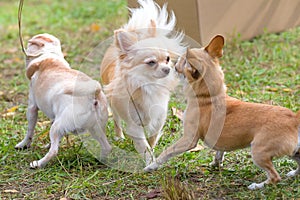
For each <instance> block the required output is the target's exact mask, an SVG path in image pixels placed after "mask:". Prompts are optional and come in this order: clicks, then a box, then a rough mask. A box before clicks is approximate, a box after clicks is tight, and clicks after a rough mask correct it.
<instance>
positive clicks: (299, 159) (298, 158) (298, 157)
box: [287, 127, 300, 177]
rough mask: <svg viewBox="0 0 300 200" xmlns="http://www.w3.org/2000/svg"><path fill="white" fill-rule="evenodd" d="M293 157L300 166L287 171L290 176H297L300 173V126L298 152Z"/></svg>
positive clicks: (299, 130)
mask: <svg viewBox="0 0 300 200" xmlns="http://www.w3.org/2000/svg"><path fill="white" fill-rule="evenodd" d="M292 159H293V160H295V161H296V162H297V164H298V166H297V169H296V170H292V171H290V172H289V173H287V176H288V177H291V176H296V175H297V174H299V173H300V127H299V129H298V147H297V150H296V153H295V154H294V155H293V156H292Z"/></svg>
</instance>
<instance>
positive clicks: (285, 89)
mask: <svg viewBox="0 0 300 200" xmlns="http://www.w3.org/2000/svg"><path fill="white" fill-rule="evenodd" d="M283 91H284V92H292V91H293V90H292V89H290V88H284V89H283Z"/></svg>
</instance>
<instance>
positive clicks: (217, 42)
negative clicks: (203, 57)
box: [205, 35, 225, 58]
mask: <svg viewBox="0 0 300 200" xmlns="http://www.w3.org/2000/svg"><path fill="white" fill-rule="evenodd" d="M224 41H225V40H224V37H223V36H222V35H216V36H215V37H214V38H213V39H212V40H211V41H210V43H209V44H208V45H207V46H206V47H205V50H206V51H207V53H208V54H209V55H210V56H211V57H213V58H220V57H222V56H223V47H224Z"/></svg>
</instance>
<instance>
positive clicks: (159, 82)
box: [105, 0, 186, 164]
mask: <svg viewBox="0 0 300 200" xmlns="http://www.w3.org/2000/svg"><path fill="white" fill-rule="evenodd" d="M138 2H139V4H140V7H139V8H136V9H130V11H131V18H130V19H129V21H128V23H127V24H126V25H124V26H123V27H122V29H121V31H124V32H128V34H132V35H131V36H132V37H127V38H126V37H123V38H122V34H120V35H118V31H120V30H118V31H116V33H115V42H116V41H117V42H118V44H119V45H121V46H120V49H119V50H120V52H122V53H124V54H126V58H124V60H122V61H120V60H117V62H116V67H115V76H114V77H115V78H114V79H113V80H112V82H111V83H110V84H109V85H107V86H106V87H105V90H106V91H107V95H108V97H109V98H110V101H111V107H112V111H113V115H114V120H115V122H116V124H118V127H120V119H119V117H121V118H122V119H123V120H124V121H125V122H126V123H127V134H128V135H129V136H130V137H131V138H132V139H133V142H134V145H135V148H136V150H137V151H138V152H139V153H140V154H141V155H142V156H143V157H144V158H145V160H146V164H149V163H150V162H152V161H154V159H155V158H154V156H153V153H152V149H151V147H150V146H149V143H148V142H147V140H146V135H145V134H149V135H148V136H153V135H156V134H157V137H156V140H155V142H154V146H155V144H156V142H157V140H158V139H159V138H160V136H161V129H162V127H163V125H164V122H165V119H166V114H167V108H168V101H169V97H170V91H171V90H173V88H174V87H175V86H176V84H177V79H176V76H175V71H174V68H173V67H172V63H171V61H170V62H169V63H167V64H166V63H160V64H159V69H157V71H159V70H161V69H162V68H168V69H170V72H169V74H168V75H167V76H165V77H163V78H157V79H155V78H153V76H152V75H153V73H155V72H153V70H150V69H149V70H148V68H147V67H145V66H144V65H145V64H144V63H145V61H136V60H138V58H141V57H147V59H148V58H151V57H152V56H154V55H155V56H157V55H159V56H165V57H167V55H168V54H170V57H171V54H173V55H176V56H177V57H178V56H179V55H181V54H183V53H184V52H185V50H186V47H185V46H184V45H183V44H182V40H183V33H177V32H175V31H174V29H175V24H176V18H175V15H174V13H173V12H171V14H170V15H169V14H168V11H167V7H166V5H164V6H163V7H162V8H160V7H159V6H158V5H157V4H156V3H155V2H154V1H153V0H139V1H138ZM153 24H155V25H154V26H153ZM152 29H154V30H152ZM151 32H154V33H155V34H154V35H151ZM124 34H125V35H126V33H124ZM132 38H134V39H133V40H134V41H131V42H132V44H131V46H128V45H127V44H128V43H130V41H126V40H127V39H128V40H131V39H132ZM120 40H122V41H124V40H125V42H124V44H122V41H121V44H120ZM122 45H125V46H126V47H124V46H123V47H122ZM121 62H122V63H121ZM136 62H138V63H136ZM151 73H152V74H151ZM137 89H139V91H141V93H142V94H141V96H140V97H136V99H134V102H133V103H134V104H138V105H139V106H140V109H139V113H138V115H140V116H141V118H142V121H143V120H145V121H146V122H145V123H147V124H142V125H138V124H139V123H141V122H140V121H141V120H140V119H139V117H138V116H137V114H136V113H137V110H135V108H134V107H133V106H131V107H129V104H132V99H131V98H132V96H134V95H133V94H134V92H135V91H136V90H137ZM131 95H132V96H131ZM147 117H149V118H150V120H148V118H147ZM147 120H148V121H147ZM142 123H144V122H142ZM143 125H144V126H143ZM119 137H124V136H123V135H122V134H121V136H119Z"/></svg>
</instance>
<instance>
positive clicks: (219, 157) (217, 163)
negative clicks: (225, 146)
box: [210, 151, 225, 167]
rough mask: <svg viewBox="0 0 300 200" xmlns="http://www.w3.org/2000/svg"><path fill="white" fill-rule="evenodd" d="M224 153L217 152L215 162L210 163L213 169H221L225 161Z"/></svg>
mask: <svg viewBox="0 0 300 200" xmlns="http://www.w3.org/2000/svg"><path fill="white" fill-rule="evenodd" d="M224 154H225V152H224V151H217V152H216V155H215V157H214V160H213V161H212V162H211V163H210V166H212V167H221V166H222V163H223V160H224Z"/></svg>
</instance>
